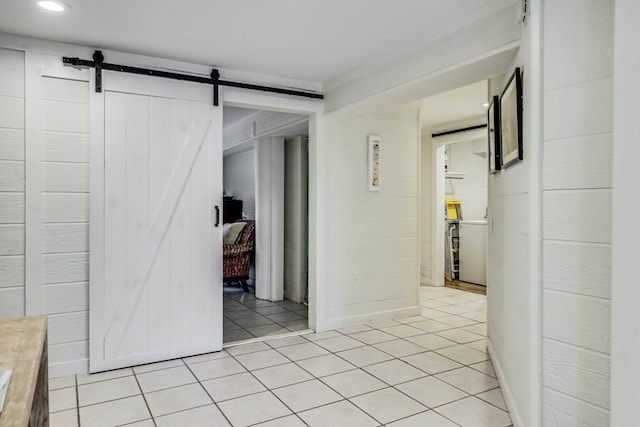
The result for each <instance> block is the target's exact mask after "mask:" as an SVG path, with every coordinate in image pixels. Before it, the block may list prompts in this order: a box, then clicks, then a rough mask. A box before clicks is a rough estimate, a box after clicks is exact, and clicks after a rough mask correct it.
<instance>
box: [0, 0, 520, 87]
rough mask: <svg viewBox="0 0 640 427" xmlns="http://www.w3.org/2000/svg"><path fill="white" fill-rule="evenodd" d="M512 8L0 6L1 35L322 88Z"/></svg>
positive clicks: (232, 3)
mask: <svg viewBox="0 0 640 427" xmlns="http://www.w3.org/2000/svg"><path fill="white" fill-rule="evenodd" d="M514 1H515V0H389V1H382V0H156V1H151V0H65V2H66V3H68V4H69V5H71V11H69V12H66V13H64V14H61V15H54V14H52V13H47V12H45V11H42V10H40V9H39V8H37V7H36V6H35V2H34V1H33V0H0V10H1V13H0V32H5V33H11V34H19V35H26V36H31V37H39V38H44V39H50V40H55V41H61V42H68V43H76V44H82V45H87V46H91V47H96V48H102V49H113V50H119V51H123V52H130V53H138V54H144V55H150V56H157V57H163V58H169V59H177V60H183V61H187V62H194V63H198V64H203V65H210V66H215V67H220V68H227V69H235V70H239V71H249V72H254V73H261V74H268V75H274V76H279V77H286V78H292V79H301V80H309V81H316V82H324V81H327V80H328V79H330V78H333V77H335V76H337V75H339V74H341V73H343V72H346V71H348V70H351V69H354V68H357V67H358V66H361V65H362V64H365V63H367V62H369V61H372V60H375V59H378V58H382V57H384V56H386V55H392V54H397V53H398V52H399V51H403V50H407V51H410V50H411V49H416V48H419V47H421V46H425V45H428V44H430V43H432V42H433V41H434V40H436V39H437V38H439V37H442V36H444V35H447V34H451V33H453V32H455V31H456V30H458V29H460V28H462V27H464V26H466V25H468V24H469V23H471V22H473V21H476V20H477V19H481V18H482V17H484V16H487V15H489V14H491V13H493V12H495V11H496V10H499V9H501V8H503V7H505V6H507V5H510V4H513V3H514Z"/></svg>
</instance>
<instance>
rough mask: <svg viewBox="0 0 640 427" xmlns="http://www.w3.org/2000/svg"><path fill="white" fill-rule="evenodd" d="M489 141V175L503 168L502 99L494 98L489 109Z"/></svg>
mask: <svg viewBox="0 0 640 427" xmlns="http://www.w3.org/2000/svg"><path fill="white" fill-rule="evenodd" d="M487 130H488V134H487V141H488V142H489V150H488V151H487V153H488V154H487V158H488V159H489V173H490V174H492V173H496V172H499V171H500V169H501V168H502V157H501V156H500V148H501V147H500V97H499V96H497V95H496V96H494V97H493V99H492V100H491V103H490V104H489V108H488V109H487Z"/></svg>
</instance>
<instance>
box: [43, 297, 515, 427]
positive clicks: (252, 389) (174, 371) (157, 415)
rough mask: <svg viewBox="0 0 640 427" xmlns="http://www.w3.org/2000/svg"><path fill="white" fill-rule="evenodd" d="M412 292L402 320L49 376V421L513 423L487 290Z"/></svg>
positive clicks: (476, 426)
mask: <svg viewBox="0 0 640 427" xmlns="http://www.w3.org/2000/svg"><path fill="white" fill-rule="evenodd" d="M420 302H421V305H422V307H423V309H422V316H416V317H412V318H407V319H402V320H401V321H390V322H385V323H382V324H380V323H372V324H367V325H362V326H357V327H351V328H346V329H341V330H337V331H329V332H323V333H319V334H308V335H304V336H293V337H288V338H278V339H273V340H270V341H265V342H261V343H255V344H248V345H241V346H235V347H228V348H227V349H225V350H224V351H221V352H218V353H212V354H205V355H201V356H195V357H189V358H184V359H177V360H171V361H167V362H161V363H156V364H151V365H144V366H138V367H134V368H127V369H120V370H117V371H111V372H106V373H101V374H96V375H77V376H75V375H74V376H69V377H63V378H57V379H53V380H51V381H50V383H49V384H50V388H51V390H52V391H51V393H50V410H51V426H52V427H57V426H65V427H70V426H75V425H82V426H85V427H86V426H115V425H131V426H134V425H135V426H140V427H142V426H154V425H156V426H183V425H191V426H198V425H216V426H223V425H233V426H249V425H261V426H304V425H309V426H323V425H331V426H356V425H358V426H380V425H387V426H394V427H410V426H425V425H428V426H438V427H455V426H462V427H506V426H510V425H511V421H510V419H509V415H508V413H507V412H506V407H505V403H504V400H503V398H502V394H501V391H500V388H499V386H498V382H497V380H496V379H495V372H494V370H493V367H492V365H491V362H490V361H489V356H488V355H487V353H486V350H485V335H486V323H485V322H486V297H485V296H483V295H478V294H473V293H468V292H464V291H459V290H456V289H448V288H431V287H422V288H421V289H420ZM248 408H251V410H248Z"/></svg>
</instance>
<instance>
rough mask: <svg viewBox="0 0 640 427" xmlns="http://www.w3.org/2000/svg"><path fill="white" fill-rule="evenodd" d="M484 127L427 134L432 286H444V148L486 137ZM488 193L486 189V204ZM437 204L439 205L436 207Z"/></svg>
mask: <svg viewBox="0 0 640 427" xmlns="http://www.w3.org/2000/svg"><path fill="white" fill-rule="evenodd" d="M486 132H487V130H486V129H484V128H483V129H478V130H471V131H467V132H461V133H457V134H451V135H446V136H441V137H438V138H433V137H432V136H431V135H428V138H429V142H430V145H431V203H432V205H431V208H432V210H433V213H434V215H433V219H432V223H431V276H432V277H431V282H432V286H444V262H445V253H444V243H445V242H444V232H445V226H444V221H445V215H444V210H443V209H442V207H443V206H444V200H445V180H446V177H445V172H444V163H445V162H444V157H445V156H444V148H445V146H447V145H452V144H458V143H462V142H469V143H471V142H472V141H475V140H478V139H481V138H486V136H487V135H486ZM488 203H489V193H488V191H487V204H488ZM438 206H439V207H438Z"/></svg>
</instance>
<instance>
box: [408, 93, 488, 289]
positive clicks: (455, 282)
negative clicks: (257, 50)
mask: <svg viewBox="0 0 640 427" xmlns="http://www.w3.org/2000/svg"><path fill="white" fill-rule="evenodd" d="M487 97H488V90H487V82H486V81H481V82H478V83H474V84H471V85H468V86H463V87H461V88H458V89H454V90H451V91H448V92H444V93H441V94H438V95H435V96H432V97H429V98H426V99H424V100H423V101H422V108H421V119H422V151H421V152H422V156H421V170H422V183H421V184H422V185H421V189H422V191H421V208H422V209H421V210H422V212H423V215H422V220H421V230H422V231H421V282H422V284H427V285H434V286H443V285H445V286H449V287H454V288H458V289H463V290H471V291H476V292H481V293H484V292H485V288H484V286H486V284H487V280H486V277H487V274H486V266H487V252H486V251H487V249H486V248H487V205H488V185H487V184H488V178H487V174H488V161H487V128H486V120H487V119H486V111H487V101H486V100H487Z"/></svg>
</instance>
